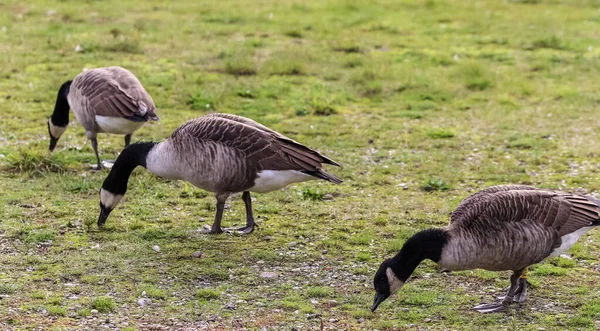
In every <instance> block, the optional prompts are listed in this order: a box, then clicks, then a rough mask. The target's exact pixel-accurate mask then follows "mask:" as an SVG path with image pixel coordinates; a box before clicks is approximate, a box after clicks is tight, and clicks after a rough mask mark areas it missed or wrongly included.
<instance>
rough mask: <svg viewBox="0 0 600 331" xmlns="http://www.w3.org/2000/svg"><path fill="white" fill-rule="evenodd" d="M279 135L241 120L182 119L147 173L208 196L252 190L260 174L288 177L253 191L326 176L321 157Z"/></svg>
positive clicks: (219, 117) (154, 155) (218, 117)
mask: <svg viewBox="0 0 600 331" xmlns="http://www.w3.org/2000/svg"><path fill="white" fill-rule="evenodd" d="M280 136H281V137H284V136H283V135H281V134H280V133H277V132H275V131H273V130H271V129H268V128H265V127H264V126H262V125H260V124H258V123H256V122H254V121H251V120H248V119H245V118H241V117H234V116H233V115H227V116H225V114H219V115H217V114H210V115H206V116H202V117H199V118H197V119H193V120H190V121H188V122H187V123H185V124H184V125H182V126H181V127H179V128H178V129H177V130H175V132H173V134H172V135H171V137H169V139H168V140H167V141H165V142H163V143H161V144H159V146H157V148H156V151H153V152H152V153H151V155H150V156H149V157H151V158H152V160H151V162H149V168H148V169H149V170H150V171H152V172H154V173H156V174H158V175H161V176H166V177H171V178H173V177H177V178H180V179H185V180H187V181H189V182H191V183H193V184H194V185H196V186H198V187H200V188H203V189H206V190H209V191H213V192H239V191H244V190H253V189H252V188H253V187H255V184H256V183H257V179H259V178H260V176H261V175H264V174H265V171H274V172H279V171H281V172H287V173H286V174H288V175H289V176H287V177H285V178H286V180H283V182H281V183H279V184H278V185H275V186H273V187H271V186H269V187H265V188H264V190H261V189H255V191H256V192H268V191H270V190H273V189H278V188H281V187H283V186H285V185H287V184H289V183H291V182H298V181H302V180H308V179H311V178H313V177H311V176H316V177H318V175H320V174H322V173H324V174H326V173H325V172H324V171H322V170H321V168H322V163H324V157H323V156H322V155H321V154H319V153H317V152H315V151H313V150H310V149H308V148H305V149H300V148H296V147H295V145H292V147H290V145H291V143H288V142H287V140H285V139H279V137H280ZM290 140H291V139H290ZM150 164H152V165H150ZM151 168H152V169H151ZM327 175H329V174H327ZM329 176H332V177H334V178H336V179H337V177H335V176H333V175H329ZM338 180H339V179H338ZM340 182H341V181H340Z"/></svg>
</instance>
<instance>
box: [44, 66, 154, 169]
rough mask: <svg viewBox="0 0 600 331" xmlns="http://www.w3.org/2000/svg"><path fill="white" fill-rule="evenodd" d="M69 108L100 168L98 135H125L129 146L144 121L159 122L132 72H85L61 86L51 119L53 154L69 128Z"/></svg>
mask: <svg viewBox="0 0 600 331" xmlns="http://www.w3.org/2000/svg"><path fill="white" fill-rule="evenodd" d="M69 108H71V109H72V110H73V113H74V114H75V118H77V121H78V122H79V123H80V124H81V125H82V126H83V127H84V128H85V133H86V135H87V137H88V139H90V140H91V141H92V148H94V153H96V160H97V162H98V169H100V168H101V167H102V164H101V163H100V156H98V141H97V140H96V135H97V134H98V133H99V132H106V133H114V134H124V135H125V147H127V146H128V145H129V143H130V142H131V135H132V134H133V133H134V132H135V131H136V130H137V129H139V128H140V127H142V125H144V123H145V122H147V121H150V120H153V121H157V120H158V117H157V116H156V108H155V107H154V101H152V97H151V96H150V94H148V92H146V90H145V89H144V87H143V86H142V84H141V83H140V81H139V80H138V79H137V78H136V77H135V76H134V75H133V74H132V73H131V72H129V71H128V70H126V69H123V68H121V67H106V68H97V69H92V70H88V71H84V72H82V73H80V74H79V75H77V76H76V77H75V79H73V80H72V81H67V82H65V83H63V84H62V86H61V87H60V89H59V90H58V96H57V97H56V105H55V107H54V112H53V113H52V116H51V117H50V118H49V119H48V133H49V134H50V151H51V152H52V151H53V150H54V148H55V147H56V143H57V142H58V139H59V138H60V136H61V135H62V134H63V133H64V132H65V130H66V129H67V125H68V124H69Z"/></svg>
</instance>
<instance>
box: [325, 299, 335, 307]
mask: <svg viewBox="0 0 600 331" xmlns="http://www.w3.org/2000/svg"><path fill="white" fill-rule="evenodd" d="M325 304H326V305H327V307H336V306H337V305H338V302H337V301H336V300H327V302H325Z"/></svg>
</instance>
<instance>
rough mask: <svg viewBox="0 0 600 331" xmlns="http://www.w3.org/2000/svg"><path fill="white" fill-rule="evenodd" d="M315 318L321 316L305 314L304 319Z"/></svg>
mask: <svg viewBox="0 0 600 331" xmlns="http://www.w3.org/2000/svg"><path fill="white" fill-rule="evenodd" d="M317 317H321V314H306V319H309V320H311V319H315V318H317Z"/></svg>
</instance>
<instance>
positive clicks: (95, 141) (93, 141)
mask: <svg viewBox="0 0 600 331" xmlns="http://www.w3.org/2000/svg"><path fill="white" fill-rule="evenodd" d="M90 140H91V141H92V148H93V149H94V153H96V161H97V162H98V166H97V168H96V170H100V169H102V163H101V162H100V155H98V140H96V137H93V138H90Z"/></svg>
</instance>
